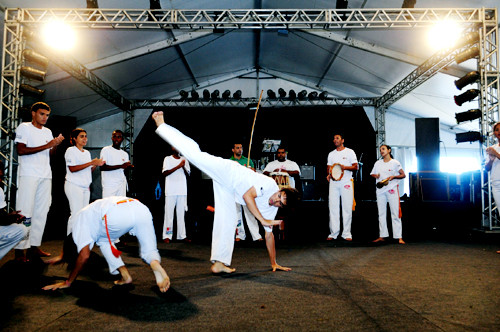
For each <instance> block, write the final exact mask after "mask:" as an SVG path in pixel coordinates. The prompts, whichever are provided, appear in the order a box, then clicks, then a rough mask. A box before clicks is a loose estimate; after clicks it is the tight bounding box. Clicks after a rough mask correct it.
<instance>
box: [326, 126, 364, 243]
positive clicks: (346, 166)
mask: <svg viewBox="0 0 500 332" xmlns="http://www.w3.org/2000/svg"><path fill="white" fill-rule="evenodd" d="M333 144H335V150H333V151H332V152H330V153H329V154H328V159H327V163H326V164H327V173H328V175H327V177H326V179H327V181H328V182H329V192H328V208H329V210H330V235H328V237H327V240H329V241H330V240H334V239H337V236H338V235H339V233H340V203H341V202H342V224H343V226H344V229H343V231H342V237H343V238H344V239H345V240H347V241H352V235H351V222H352V211H353V210H354V184H353V178H352V172H353V171H356V170H357V169H358V159H357V158H356V154H355V153H354V151H353V150H351V149H349V148H346V147H345V146H344V138H343V137H342V135H339V134H337V135H334V136H333ZM335 164H339V165H340V168H341V170H342V172H343V175H342V177H341V178H340V179H338V180H335V179H334V178H333V177H332V175H331V170H332V167H333V166H334V165H335Z"/></svg>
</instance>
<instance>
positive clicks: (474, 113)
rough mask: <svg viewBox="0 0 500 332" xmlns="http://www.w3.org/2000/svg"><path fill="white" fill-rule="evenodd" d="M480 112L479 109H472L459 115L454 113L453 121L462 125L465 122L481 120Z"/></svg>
mask: <svg viewBox="0 0 500 332" xmlns="http://www.w3.org/2000/svg"><path fill="white" fill-rule="evenodd" d="M481 115H482V113H481V110H480V109H473V110H468V111H466V112H461V113H456V114H455V119H456V120H457V123H462V122H465V121H472V120H476V119H479V118H481Z"/></svg>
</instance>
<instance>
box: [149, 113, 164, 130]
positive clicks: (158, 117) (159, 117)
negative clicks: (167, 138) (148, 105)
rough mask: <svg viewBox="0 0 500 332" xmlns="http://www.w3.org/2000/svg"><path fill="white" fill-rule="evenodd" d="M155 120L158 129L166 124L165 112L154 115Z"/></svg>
mask: <svg viewBox="0 0 500 332" xmlns="http://www.w3.org/2000/svg"><path fill="white" fill-rule="evenodd" d="M152 117H153V120H155V123H156V126H157V127H158V126H159V125H161V124H163V123H165V120H164V119H163V112H162V111H160V112H154V113H153V115H152Z"/></svg>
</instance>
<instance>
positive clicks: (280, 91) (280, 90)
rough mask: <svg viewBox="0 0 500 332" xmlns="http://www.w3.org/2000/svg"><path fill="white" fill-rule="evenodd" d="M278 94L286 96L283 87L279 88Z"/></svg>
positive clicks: (282, 96) (281, 96)
mask: <svg viewBox="0 0 500 332" xmlns="http://www.w3.org/2000/svg"><path fill="white" fill-rule="evenodd" d="M278 94H279V95H280V98H285V97H286V91H285V90H284V89H283V88H279V89H278Z"/></svg>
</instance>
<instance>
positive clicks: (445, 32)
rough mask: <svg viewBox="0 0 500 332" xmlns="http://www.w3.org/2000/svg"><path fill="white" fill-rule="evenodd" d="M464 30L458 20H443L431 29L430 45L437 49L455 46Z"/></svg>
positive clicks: (429, 35)
mask: <svg viewBox="0 0 500 332" xmlns="http://www.w3.org/2000/svg"><path fill="white" fill-rule="evenodd" d="M461 35H462V30H461V29H460V27H459V25H458V24H457V23H456V22H450V21H442V22H439V23H437V24H436V25H434V27H432V28H431V29H430V30H429V34H428V40H429V45H430V46H431V47H432V48H433V49H435V50H439V49H444V48H448V47H451V46H453V45H454V44H455V43H456V42H457V41H458V39H459V38H460V36H461Z"/></svg>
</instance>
